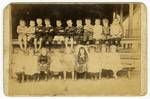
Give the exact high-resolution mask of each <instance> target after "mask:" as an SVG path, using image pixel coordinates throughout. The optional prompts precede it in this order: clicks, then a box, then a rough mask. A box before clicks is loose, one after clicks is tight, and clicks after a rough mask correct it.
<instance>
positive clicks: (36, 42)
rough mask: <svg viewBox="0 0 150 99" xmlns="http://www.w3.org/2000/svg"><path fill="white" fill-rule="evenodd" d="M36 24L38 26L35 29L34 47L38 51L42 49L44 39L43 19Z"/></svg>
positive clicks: (37, 20) (38, 19)
mask: <svg viewBox="0 0 150 99" xmlns="http://www.w3.org/2000/svg"><path fill="white" fill-rule="evenodd" d="M36 22H37V26H36V27H35V39H34V46H35V51H38V50H40V49H41V47H42V37H43V32H44V31H43V25H42V19H41V18H37V19H36ZM38 45H39V46H38Z"/></svg>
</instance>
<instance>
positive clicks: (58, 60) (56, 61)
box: [50, 52, 64, 72]
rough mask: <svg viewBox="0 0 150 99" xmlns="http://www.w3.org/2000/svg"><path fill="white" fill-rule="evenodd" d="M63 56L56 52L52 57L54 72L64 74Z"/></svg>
mask: <svg viewBox="0 0 150 99" xmlns="http://www.w3.org/2000/svg"><path fill="white" fill-rule="evenodd" d="M62 62H63V61H62V54H61V53H60V52H55V53H53V55H52V56H51V67H50V70H51V71H53V72H62V71H64V67H63V64H62Z"/></svg>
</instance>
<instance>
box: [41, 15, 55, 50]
mask: <svg viewBox="0 0 150 99" xmlns="http://www.w3.org/2000/svg"><path fill="white" fill-rule="evenodd" d="M44 22H45V27H44V35H43V42H42V43H43V46H44V47H46V46H48V45H49V44H50V43H51V42H52V40H53V36H54V28H53V26H51V22H50V20H49V19H48V18H46V19H45V20H44Z"/></svg>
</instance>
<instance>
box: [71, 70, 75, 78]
mask: <svg viewBox="0 0 150 99" xmlns="http://www.w3.org/2000/svg"><path fill="white" fill-rule="evenodd" d="M71 73H72V80H74V71H72V72H71Z"/></svg>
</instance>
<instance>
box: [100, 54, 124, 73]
mask: <svg viewBox="0 0 150 99" xmlns="http://www.w3.org/2000/svg"><path fill="white" fill-rule="evenodd" d="M101 68H103V69H111V70H113V71H118V70H121V69H122V64H121V59H120V54H119V53H101Z"/></svg>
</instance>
